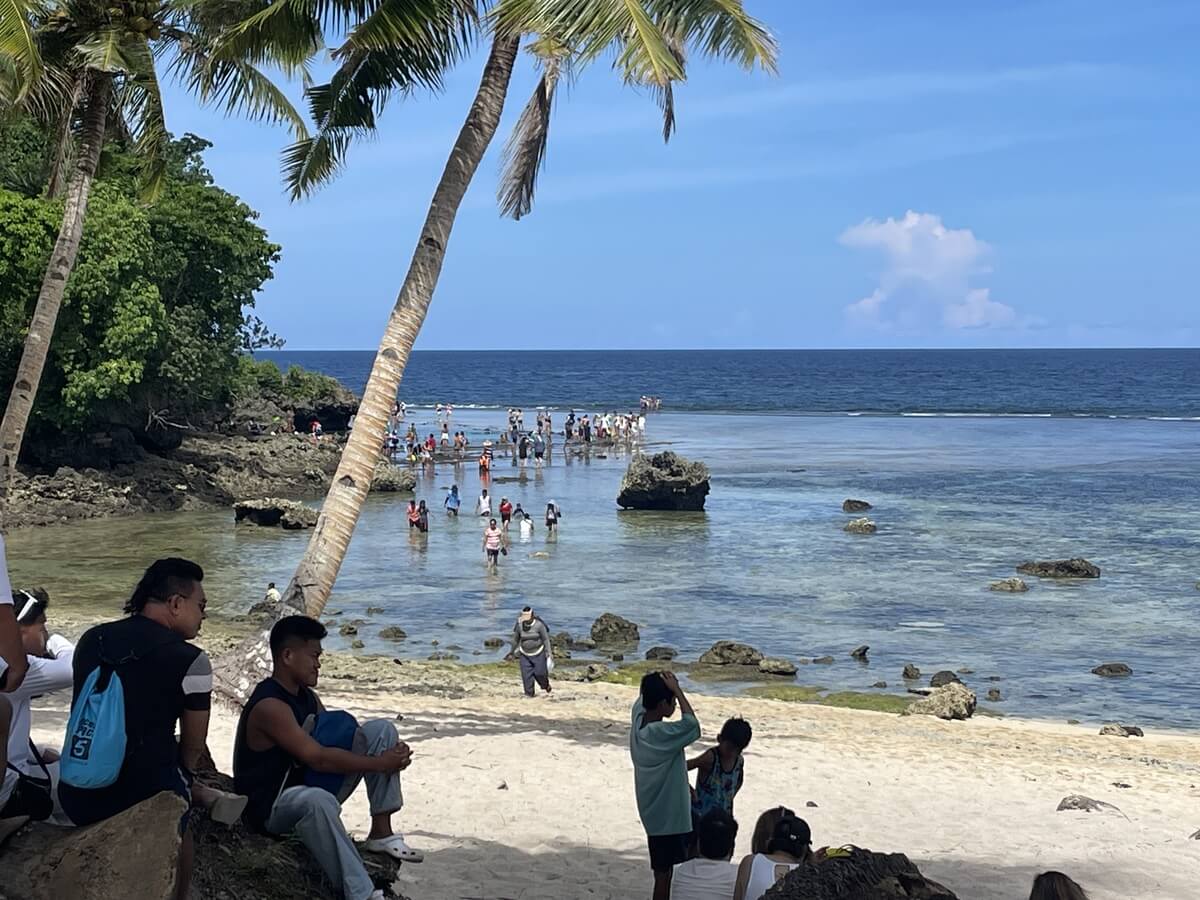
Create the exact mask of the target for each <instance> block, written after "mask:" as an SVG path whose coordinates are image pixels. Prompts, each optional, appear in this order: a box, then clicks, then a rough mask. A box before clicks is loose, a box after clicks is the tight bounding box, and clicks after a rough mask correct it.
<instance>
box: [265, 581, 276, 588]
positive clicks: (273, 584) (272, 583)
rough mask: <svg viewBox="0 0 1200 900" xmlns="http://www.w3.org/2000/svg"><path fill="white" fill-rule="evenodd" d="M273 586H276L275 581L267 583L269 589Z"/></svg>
mask: <svg viewBox="0 0 1200 900" xmlns="http://www.w3.org/2000/svg"><path fill="white" fill-rule="evenodd" d="M273 587H275V582H273V581H272V582H271V583H270V584H268V585H267V588H268V590H269V589H270V588H273Z"/></svg>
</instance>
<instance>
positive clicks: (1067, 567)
mask: <svg viewBox="0 0 1200 900" xmlns="http://www.w3.org/2000/svg"><path fill="white" fill-rule="evenodd" d="M1017 571H1018V572H1020V573H1021V574H1022V575H1033V576H1034V577H1036V578H1099V577H1100V567H1099V566H1097V565H1095V564H1094V563H1091V562H1088V561H1087V560H1086V559H1080V558H1076V559H1055V560H1042V561H1039V562H1027V563H1021V565H1019V566H1017Z"/></svg>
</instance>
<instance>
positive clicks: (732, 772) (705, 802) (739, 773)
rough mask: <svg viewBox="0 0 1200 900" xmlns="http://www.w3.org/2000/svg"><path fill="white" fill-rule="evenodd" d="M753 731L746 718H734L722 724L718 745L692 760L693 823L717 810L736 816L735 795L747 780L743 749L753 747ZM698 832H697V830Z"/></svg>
mask: <svg viewBox="0 0 1200 900" xmlns="http://www.w3.org/2000/svg"><path fill="white" fill-rule="evenodd" d="M752 735H753V732H752V730H751V728H750V723H749V722H747V721H746V720H745V719H730V720H728V721H727V722H726V723H725V724H724V725H722V726H721V733H720V734H719V735H717V745H716V746H715V747H710V748H708V749H707V750H705V751H704V752H703V753H701V754H700V755H699V756H697V757H695V758H693V759H689V760H688V764H687V767H688V771H691V770H692V769H695V770H696V773H697V774H696V787H695V788H693V789H692V822H693V824H695V823H698V822H699V821H700V819H702V818H703V817H704V816H705V815H707V814H708V813H710V812H712V811H713V810H714V809H721V810H724V811H725V812H727V813H729V814H730V815H731V816H732V815H733V798H734V797H736V796H737V792H738V791H740V790H741V789H742V782H743V781H745V777H746V770H745V761H744V760H743V758H742V751H744V750H745V749H746V748H747V747H748V746H750V738H751V737H752ZM693 833H694V832H693Z"/></svg>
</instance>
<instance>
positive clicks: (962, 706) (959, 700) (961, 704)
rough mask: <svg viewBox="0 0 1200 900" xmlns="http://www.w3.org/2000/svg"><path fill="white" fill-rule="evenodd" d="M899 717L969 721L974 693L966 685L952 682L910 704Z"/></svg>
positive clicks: (973, 704) (973, 711)
mask: <svg viewBox="0 0 1200 900" xmlns="http://www.w3.org/2000/svg"><path fill="white" fill-rule="evenodd" d="M901 715H904V716H937V717H938V718H939V719H949V720H952V719H969V718H971V716H973V715H975V692H974V691H972V690H971V689H970V688H968V687H967V686H966V685H963V684H959V683H958V682H952V683H950V684H947V685H945V686H944V687H940V688H936V689H935V690H934V691H933V693H931V694H930V695H929V696H928V697H925V698H924V699H922V700H917V701H916V702H914V703H910V704H909V705H908V707H907V708H906V709H905V710H904V711H903V712H902V713H901Z"/></svg>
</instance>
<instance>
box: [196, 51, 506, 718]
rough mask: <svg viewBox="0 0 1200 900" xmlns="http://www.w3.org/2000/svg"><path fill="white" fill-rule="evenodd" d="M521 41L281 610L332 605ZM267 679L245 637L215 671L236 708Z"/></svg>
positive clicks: (489, 103)
mask: <svg viewBox="0 0 1200 900" xmlns="http://www.w3.org/2000/svg"><path fill="white" fill-rule="evenodd" d="M519 43H520V37H519V36H514V37H507V36H497V37H496V38H495V40H494V41H493V42H492V48H491V52H490V53H489V54H488V58H487V63H486V65H485V66H484V69H483V78H482V80H481V81H480V83H479V90H478V91H477V92H476V94H475V100H474V102H472V103H471V108H470V110H469V111H468V113H467V118H466V121H465V122H464V123H463V127H462V130H461V131H460V132H459V133H458V139H457V140H456V141H455V142H454V149H453V150H451V151H450V158H449V159H448V160H447V161H446V167H445V169H444V170H443V172H442V179H441V181H440V182H438V186H437V190H436V191H434V194H433V201H432V203H430V206H429V213H428V214H427V215H426V217H425V225H424V227H423V228H422V229H421V236H420V238H419V239H418V241H417V248H416V250H415V251H414V253H413V257H412V262H411V263H410V264H409V268H408V275H407V276H405V279H404V286H403V287H402V288H401V289H400V295H399V296H398V297H397V298H396V305H395V306H394V307H393V309H392V314H391V317H390V318H389V319H388V323H387V327H386V328H385V329H384V332H383V340H382V341H381V342H380V345H379V352H378V353H377V354H376V355H375V364H374V365H373V366H372V367H371V375H370V377H369V378H368V379H367V386H366V389H365V390H364V391H363V398H362V403H361V404H360V405H359V408H358V415H357V418H355V420H354V430H353V431H351V432H350V437H349V440H347V442H346V446H345V448H344V449H343V450H342V459H341V462H340V463H339V464H338V468H337V472H335V473H334V476H333V483H332V484H331V485H330V487H329V493H328V494H327V495H326V496H325V503H324V505H323V506H322V507H321V515H320V518H319V519H318V520H317V525H316V528H315V529H314V530H313V535H312V538H311V539H310V540H309V542H308V549H307V550H306V551H305V553H304V557H303V558H302V559H301V560H300V563H299V565H298V566H297V567H296V573H295V574H294V575H293V576H292V581H291V583H290V584H289V585H288V588H287V590H286V591H285V592H284V595H283V605H284V608H285V609H288V610H301V611H303V612H305V613H307V614H308V615H310V616H314V617H315V616H319V615H320V614H321V611H322V610H323V609H324V608H325V603H326V601H327V600H328V599H329V593H330V591H331V590H332V589H333V582H334V580H335V579H336V578H337V574H338V570H339V569H341V567H342V560H343V559H345V557H346V550H347V548H348V547H349V546H350V538H351V536H352V535H353V534H354V526H355V524H356V523H357V522H358V516H359V513H360V512H361V511H362V506H363V503H364V501H365V500H366V499H367V493H368V492H369V491H370V489H371V478H372V476H373V474H374V472H375V465H376V464H377V463H378V462H379V459H380V453H381V449H382V447H383V442H384V438H385V437H386V436H387V421H388V416H389V415H390V414H391V411H392V406H393V404H395V402H396V392H397V390H398V389H399V387H400V378H401V376H403V374H404V367H405V365H406V364H407V363H408V357H409V354H410V353H411V352H412V348H413V344H414V343H415V342H416V339H417V333H418V332H419V331H420V330H421V325H422V323H424V321H425V316H426V314H427V313H428V312H429V304H430V301H432V299H433V292H434V289H435V288H436V287H437V281H438V276H439V275H440V274H441V271H442V263H443V262H444V261H445V258H446V246H447V244H448V243H449V242H450V231H451V229H452V228H453V227H454V219H455V217H456V216H457V215H458V208H459V206H460V205H461V204H462V200H463V197H464V196H465V195H466V192H467V188H468V187H469V186H470V184H471V179H472V178H473V177H474V175H475V171H476V170H477V169H478V168H479V163H480V162H481V161H482V160H483V156H484V154H485V153H486V152H487V149H488V145H489V144H491V142H492V138H493V137H495V135H496V130H497V128H499V126H500V116H501V113H502V112H503V111H504V100H505V98H506V96H507V94H508V82H509V79H510V78H511V77H512V71H513V66H514V65H515V64H516V60H517V47H518V45H519ZM269 673H270V661H269V656H268V652H267V647H266V643H265V641H264V640H263V639H262V636H261V635H259V636H256V637H254V638H251V639H248V640H247V641H245V642H243V644H242V645H241V646H239V647H237V648H235V649H234V650H233V651H231V652H230V654H229V656H228V657H226V658H225V659H222V660H219V661H218V664H217V666H216V667H215V672H214V674H215V676H216V680H217V689H218V691H219V692H220V693H222V694H223V695H224V696H225V697H227V698H229V699H232V700H235V701H239V702H240V701H244V700H245V698H246V696H247V695H248V694H249V691H250V689H251V688H252V687H253V685H254V683H255V681H256V680H257V679H259V678H262V677H265V675H266V674H269Z"/></svg>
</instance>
